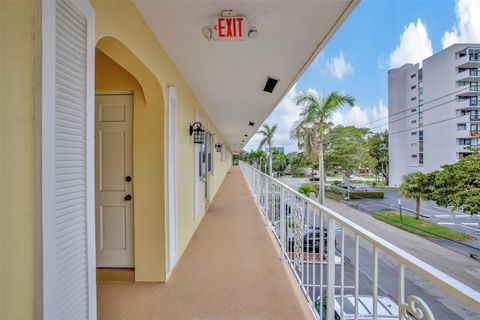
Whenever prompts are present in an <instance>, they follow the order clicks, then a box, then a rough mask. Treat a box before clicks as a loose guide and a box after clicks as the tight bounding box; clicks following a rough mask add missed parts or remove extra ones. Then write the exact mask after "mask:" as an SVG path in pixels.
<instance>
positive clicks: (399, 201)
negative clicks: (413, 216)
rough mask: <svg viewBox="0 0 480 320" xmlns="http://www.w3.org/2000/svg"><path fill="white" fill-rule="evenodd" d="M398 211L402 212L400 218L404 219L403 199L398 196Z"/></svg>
mask: <svg viewBox="0 0 480 320" xmlns="http://www.w3.org/2000/svg"><path fill="white" fill-rule="evenodd" d="M398 211H399V212H400V220H402V221H403V215H402V199H400V198H398Z"/></svg>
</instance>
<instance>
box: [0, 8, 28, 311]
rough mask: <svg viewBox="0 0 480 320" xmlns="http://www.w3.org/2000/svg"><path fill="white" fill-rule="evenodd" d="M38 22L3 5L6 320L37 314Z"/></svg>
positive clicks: (1, 182)
mask: <svg viewBox="0 0 480 320" xmlns="http://www.w3.org/2000/svg"><path fill="white" fill-rule="evenodd" d="M32 18H33V8H32V3H30V2H27V1H0V108H1V109H0V177H1V179H0V319H32V318H33V312H34V309H33V306H34V302H33V301H34V198H33V196H34V195H33V138H32V137H33V107H32V101H33V94H32V90H33V89H32V75H33V64H32V61H33V58H32V54H33V50H32V48H33V43H32V37H33V36H32Z"/></svg>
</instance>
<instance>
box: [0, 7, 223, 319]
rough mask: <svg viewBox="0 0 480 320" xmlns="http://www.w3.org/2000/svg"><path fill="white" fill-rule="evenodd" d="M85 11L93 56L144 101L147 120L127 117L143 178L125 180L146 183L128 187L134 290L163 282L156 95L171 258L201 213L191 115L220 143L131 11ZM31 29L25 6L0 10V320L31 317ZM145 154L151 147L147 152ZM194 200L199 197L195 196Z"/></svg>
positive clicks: (218, 175) (218, 172)
mask: <svg viewBox="0 0 480 320" xmlns="http://www.w3.org/2000/svg"><path fill="white" fill-rule="evenodd" d="M92 3H93V6H94V8H95V11H96V25H97V29H96V31H97V32H96V38H97V43H98V47H99V49H101V50H102V51H103V52H105V53H107V55H108V56H109V57H110V58H112V60H114V61H115V62H116V63H118V64H119V65H120V66H122V68H124V69H125V70H127V71H128V73H130V74H131V75H132V76H133V77H134V78H135V79H136V80H137V81H138V85H139V86H141V90H142V91H143V94H144V97H145V101H144V105H145V110H148V112H145V113H143V114H142V113H140V114H137V113H135V114H134V116H135V117H136V118H137V120H140V121H141V123H142V125H143V126H145V128H144V130H143V131H135V134H136V136H135V140H134V143H135V144H136V146H134V148H135V149H134V150H135V151H137V150H142V148H143V150H144V151H145V152H146V150H148V156H147V157H139V158H136V162H137V165H138V167H141V168H143V169H142V170H140V171H139V170H138V169H137V171H136V172H135V174H136V177H139V175H140V176H141V175H143V176H144V177H147V176H148V178H149V179H148V181H149V182H148V183H146V184H145V185H144V186H143V187H142V186H141V185H140V186H135V197H136V198H135V200H136V206H135V210H136V211H138V214H141V215H142V220H141V221H140V222H138V221H135V223H136V224H137V227H138V228H139V231H138V232H136V235H135V240H136V241H138V242H139V243H142V244H145V245H142V246H141V247H140V248H138V249H137V248H136V251H135V258H136V261H135V262H136V268H137V269H136V273H137V280H140V281H164V280H165V279H166V278H167V276H168V274H167V272H166V248H167V247H168V243H167V240H166V239H167V237H166V232H167V231H166V225H167V224H166V216H165V212H166V207H167V203H166V201H165V195H166V192H167V190H166V181H165V172H166V166H165V159H166V157H167V155H166V152H165V145H166V143H165V123H164V121H165V105H164V97H165V96H166V88H167V87H168V86H175V87H176V88H177V94H178V103H177V108H178V110H177V130H178V131H177V132H178V136H177V141H178V144H177V159H178V163H177V168H178V171H177V179H178V221H177V224H178V257H180V256H181V254H182V253H183V252H184V250H185V248H186V247H187V245H188V242H189V241H190V239H191V237H192V235H193V233H194V232H195V230H196V228H197V227H198V225H199V223H200V221H201V217H202V216H203V213H204V210H203V211H202V214H201V215H200V216H199V217H197V218H195V217H194V194H193V190H194V168H195V163H194V144H193V142H192V140H191V137H190V136H189V134H188V128H189V125H190V124H191V123H193V122H194V120H195V112H198V113H199V115H200V117H201V119H202V124H203V125H204V127H205V128H206V129H207V130H208V131H209V132H211V133H213V134H214V135H215V137H216V141H219V142H220V143H223V141H222V139H221V137H220V134H219V132H218V131H217V130H216V128H215V126H214V125H213V123H212V122H211V121H210V120H209V118H208V116H207V115H206V114H205V112H204V111H203V108H202V107H201V105H200V104H199V102H198V101H197V100H196V98H195V96H194V95H193V93H192V91H191V90H190V88H189V87H188V85H187V83H186V82H185V80H184V79H183V77H182V75H181V74H180V73H179V72H178V70H177V69H176V67H175V66H174V64H173V63H172V62H171V60H170V59H169V58H168V56H167V54H166V52H165V51H164V49H163V48H162V46H161V44H160V43H159V42H158V41H157V39H156V38H155V36H154V34H153V33H152V31H151V30H150V28H149V27H148V26H147V25H146V23H145V22H144V20H143V18H142V17H141V16H140V14H139V13H138V11H137V10H136V8H135V7H134V5H133V4H132V3H131V2H128V1H118V2H117V1H92ZM32 21H34V19H33V8H32V2H29V1H0V35H1V38H0V53H1V56H0V70H1V72H0V102H1V105H0V106H1V109H0V176H1V177H2V179H1V180H0V181H1V184H0V319H32V318H33V315H34V291H35V277H34V274H35V269H34V268H35V267H34V257H35V251H34V243H35V241H34V239H35V235H34V182H35V181H34V176H35V174H34V142H33V141H34V139H33V136H34V134H33V130H34V120H33V118H34V114H33V110H34V108H33V93H32V91H33V89H32V88H33V86H34V82H33V60H34V57H33V41H32V39H33V31H32V30H33V28H32ZM37 40H39V39H37ZM97 80H99V79H97ZM37 85H38V83H37ZM98 85H99V86H100V85H101V83H100V82H99V84H98ZM118 89H120V88H117V90H118ZM134 90H137V89H136V88H134ZM136 104H138V105H140V106H141V105H142V102H141V101H136ZM150 107H151V109H149V108H150ZM150 111H151V112H150ZM153 144H156V145H157V147H156V148H151V146H152V145H153ZM139 154H141V153H139ZM144 154H145V153H144ZM227 154H228V155H227V156H226V159H225V160H224V161H221V160H220V153H216V152H214V159H215V165H214V167H215V173H214V179H215V182H214V185H215V189H214V190H212V193H211V197H212V198H213V196H214V194H215V193H216V190H217V189H218V188H219V187H220V185H221V182H222V181H223V178H224V176H225V174H226V172H227V170H228V168H229V167H230V165H231V156H230V154H229V153H228V152H227ZM153 168H154V169H153ZM199 194H200V195H202V194H203V190H200V192H199ZM202 207H203V206H202Z"/></svg>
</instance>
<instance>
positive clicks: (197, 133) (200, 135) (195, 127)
mask: <svg viewBox="0 0 480 320" xmlns="http://www.w3.org/2000/svg"><path fill="white" fill-rule="evenodd" d="M192 134H193V143H198V144H203V143H204V141H205V130H203V129H202V124H201V123H200V122H195V123H194V124H192V125H191V126H190V135H192Z"/></svg>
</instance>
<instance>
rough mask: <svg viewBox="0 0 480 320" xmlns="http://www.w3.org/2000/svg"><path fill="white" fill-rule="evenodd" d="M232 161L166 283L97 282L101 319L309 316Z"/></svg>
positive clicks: (307, 317)
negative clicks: (227, 172)
mask: <svg viewBox="0 0 480 320" xmlns="http://www.w3.org/2000/svg"><path fill="white" fill-rule="evenodd" d="M287 268H288V267H287V265H286V263H285V261H282V260H280V259H279V253H278V249H277V246H276V243H274V241H273V238H272V235H271V234H270V232H269V231H268V229H267V228H266V227H265V226H264V224H263V220H262V217H261V215H260V212H259V211H258V209H257V207H256V205H255V203H254V201H253V199H252V197H251V194H250V192H249V190H248V188H247V185H246V182H245V180H244V178H243V176H242V174H241V172H240V170H239V168H238V167H233V168H232V169H231V170H230V172H229V174H227V176H226V178H225V180H224V182H223V185H222V186H221V188H220V189H219V191H218V193H217V195H216V197H215V199H214V201H213V202H212V205H211V207H210V209H209V210H208V212H207V213H206V214H205V217H204V218H203V221H202V222H201V224H200V226H199V227H198V229H197V231H196V233H195V235H194V236H193V238H192V239H191V241H190V244H189V245H188V247H187V249H186V250H185V253H184V254H183V256H182V258H181V260H180V261H179V262H178V265H177V267H176V268H175V269H174V271H173V273H172V275H171V277H170V279H169V280H168V282H167V283H135V282H106V281H99V282H98V284H97V295H98V318H99V319H115V320H117V319H142V320H143V319H146V320H149V319H168V320H170V319H172V320H173V319H175V320H176V319H209V320H210V319H212V320H213V319H295V320H296V319H313V316H312V313H311V311H310V310H309V308H308V306H307V304H306V302H305V300H304V297H303V296H302V294H301V292H300V290H299V288H298V286H297V285H296V284H295V282H294V280H293V277H292V276H291V275H290V273H289V272H290V271H289V270H288V269H287Z"/></svg>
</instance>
